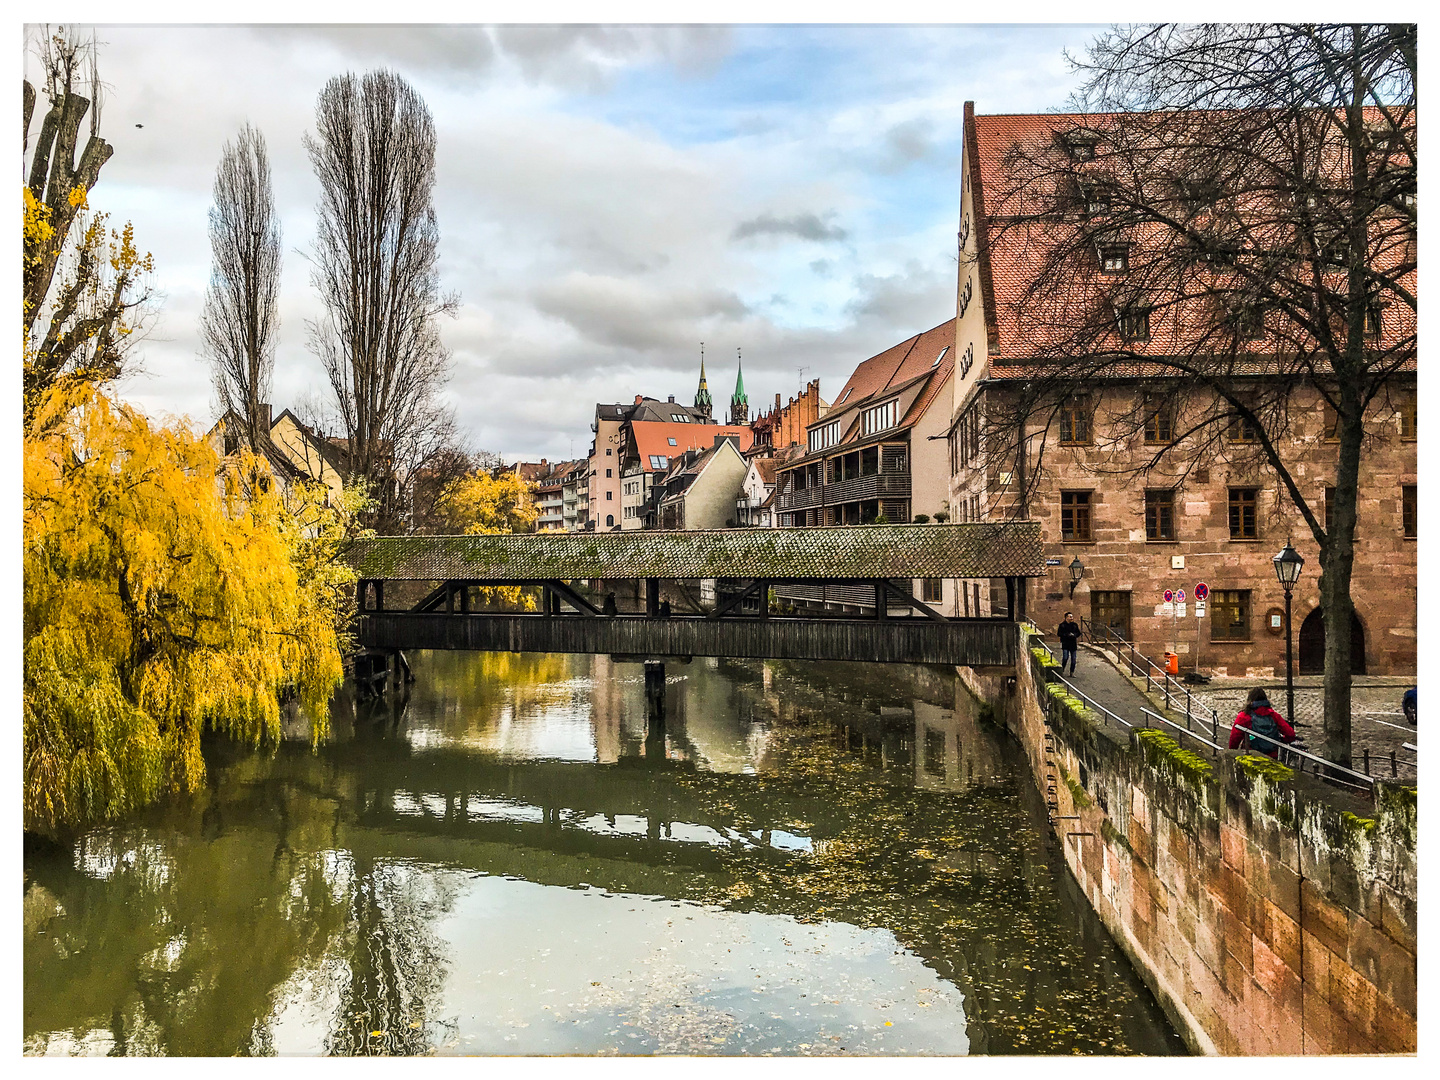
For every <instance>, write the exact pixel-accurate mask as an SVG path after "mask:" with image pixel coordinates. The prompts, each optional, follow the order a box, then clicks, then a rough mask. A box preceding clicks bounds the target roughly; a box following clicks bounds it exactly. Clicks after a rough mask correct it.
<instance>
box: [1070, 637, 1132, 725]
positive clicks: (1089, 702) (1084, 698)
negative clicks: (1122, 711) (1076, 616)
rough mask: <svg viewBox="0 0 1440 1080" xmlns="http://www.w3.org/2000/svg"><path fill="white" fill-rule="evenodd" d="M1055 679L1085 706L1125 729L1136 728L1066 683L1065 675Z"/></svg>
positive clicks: (1077, 688)
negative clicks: (1099, 712)
mask: <svg viewBox="0 0 1440 1080" xmlns="http://www.w3.org/2000/svg"><path fill="white" fill-rule="evenodd" d="M1051 655H1052V656H1053V655H1054V654H1053V653H1052V654H1051ZM1055 677H1056V678H1057V679H1059V680H1060V681H1061V682H1062V683H1064V685H1065V687H1066V688H1067V689H1068V690H1069V691H1070V692H1071V693H1072V694H1074V695H1075V696H1076V697H1077V698H1079V699H1080V700H1081V701H1083V702H1085V704H1087V705H1089V706H1090V707H1091V708H1092V709H1099V710H1100V711H1101V712H1102V713H1104V714H1105V715H1106V716H1108V717H1110V718H1111V719H1112V720H1114V721H1115V722H1116V723H1118V724H1121V725H1122V726H1124V727H1125V728H1127V729H1129V728H1133V727H1134V726H1135V725H1134V724H1132V723H1130V721H1128V720H1125V719H1123V718H1122V717H1119V716H1116V715H1115V714H1114V713H1113V712H1111V711H1110V710H1109V709H1107V708H1105V706H1104V705H1101V704H1100V703H1099V702H1098V701H1096V700H1095V699H1094V698H1092V697H1090V696H1089V695H1087V694H1086V693H1085V692H1084V691H1082V690H1081V689H1080V688H1079V687H1078V686H1076V685H1075V684H1074V683H1070V682H1066V680H1065V676H1063V675H1056V676H1055Z"/></svg>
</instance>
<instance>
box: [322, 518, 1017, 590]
mask: <svg viewBox="0 0 1440 1080" xmlns="http://www.w3.org/2000/svg"><path fill="white" fill-rule="evenodd" d="M347 559H348V561H349V563H350V565H351V566H353V567H354V568H355V569H356V571H357V572H358V573H359V575H360V577H362V578H371V579H384V580H389V581H462V580H468V581H512V582H513V581H546V580H556V579H564V580H573V579H576V578H587V579H601V580H604V579H607V578H644V577H652V578H716V577H728V578H754V577H766V578H811V579H836V578H866V579H877V578H908V577H949V578H987V577H1043V576H1044V574H1045V554H1044V551H1043V550H1042V548H1041V544H1040V523H1039V522H1034V521H1023V522H1009V523H1004V524H990V523H984V522H975V523H969V524H963V525H850V526H830V527H821V528H783V529H780V528H777V529H716V530H709V531H694V532H662V531H654V530H637V531H635V532H606V533H521V534H501V535H493V536H378V537H374V538H372V539H368V540H355V541H353V542H352V543H351V545H350V548H349V549H348V552H347Z"/></svg>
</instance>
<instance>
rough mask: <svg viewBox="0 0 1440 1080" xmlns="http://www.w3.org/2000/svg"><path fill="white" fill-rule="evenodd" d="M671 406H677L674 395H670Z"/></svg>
mask: <svg viewBox="0 0 1440 1080" xmlns="http://www.w3.org/2000/svg"><path fill="white" fill-rule="evenodd" d="M670 404H671V405H674V404H675V395H674V394H671V395H670Z"/></svg>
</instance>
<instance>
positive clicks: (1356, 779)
mask: <svg viewBox="0 0 1440 1080" xmlns="http://www.w3.org/2000/svg"><path fill="white" fill-rule="evenodd" d="M1022 625H1024V626H1028V627H1029V628H1030V630H1031V631H1032V632H1033V633H1035V634H1037V635H1042V637H1041V640H1040V641H1039V645H1040V647H1041V648H1042V649H1044V650H1045V652H1046V655H1048V656H1049V657H1050V658H1051V659H1052V660H1053V659H1055V653H1054V650H1052V649H1051V648H1050V646H1049V644H1048V643H1046V642H1045V641H1044V640H1043V634H1044V631H1043V630H1041V629H1040V627H1039V626H1037V625H1036V624H1035V622H1034V620H1033V619H1029V618H1026V619H1024V620H1023V621H1022ZM1106 629H1107V630H1109V627H1106ZM1120 640H1121V641H1122V642H1123V643H1124V644H1126V645H1130V643H1129V642H1126V641H1125V640H1124V639H1123V638H1121V639H1120ZM1131 647H1132V648H1133V646H1131ZM1136 656H1137V657H1138V659H1141V660H1145V659H1146V658H1145V657H1144V656H1143V655H1140V654H1139V653H1136ZM1146 662H1147V663H1148V662H1149V661H1148V660H1147V661H1146ZM1151 666H1152V667H1153V666H1154V665H1153V664H1152V665H1151ZM1162 674H1165V675H1166V677H1167V678H1168V677H1169V676H1168V673H1162ZM1055 677H1056V678H1057V679H1058V680H1059V681H1060V682H1061V683H1062V684H1063V685H1064V686H1065V688H1066V689H1067V690H1068V691H1069V692H1070V693H1071V694H1073V695H1074V696H1075V697H1077V698H1079V699H1080V700H1081V701H1083V702H1085V704H1086V705H1088V706H1090V708H1092V709H1094V710H1095V711H1096V712H1098V713H1099V714H1100V715H1101V716H1102V717H1107V718H1109V719H1111V720H1114V721H1115V722H1116V723H1118V724H1119V725H1120V726H1121V727H1122V728H1123V729H1125V730H1126V731H1129V730H1131V729H1133V728H1136V727H1142V728H1148V727H1150V726H1151V724H1150V721H1151V720H1155V721H1157V722H1158V723H1159V724H1161V725H1163V726H1165V727H1167V728H1170V729H1172V730H1174V731H1175V732H1177V733H1178V734H1179V735H1180V736H1182V737H1183V738H1188V739H1191V740H1193V741H1195V742H1197V743H1199V744H1201V745H1203V746H1205V747H1207V748H1208V749H1209V751H1210V753H1211V756H1218V755H1219V754H1222V753H1229V746H1228V745H1221V743H1220V741H1219V740H1220V724H1219V714H1218V713H1216V711H1215V710H1214V709H1213V708H1210V707H1209V706H1208V705H1204V703H1203V702H1199V703H1198V704H1199V705H1201V706H1202V707H1203V708H1204V709H1205V711H1206V712H1208V713H1209V714H1210V716H1209V727H1210V738H1208V739H1207V738H1206V737H1205V736H1204V735H1203V734H1201V733H1200V732H1197V731H1196V730H1195V719H1196V710H1195V709H1193V708H1192V709H1189V710H1187V712H1186V715H1185V723H1184V724H1181V723H1179V722H1178V721H1176V720H1171V719H1170V718H1169V717H1166V716H1161V715H1160V714H1159V713H1157V712H1152V711H1151V710H1149V709H1143V708H1142V709H1141V710H1140V712H1141V715H1142V716H1143V717H1144V719H1143V720H1142V721H1141V722H1140V723H1138V724H1132V723H1131V722H1130V721H1128V720H1126V719H1124V718H1123V717H1121V716H1118V715H1117V714H1115V713H1114V712H1111V711H1110V710H1109V709H1107V708H1105V706H1103V705H1101V704H1100V703H1099V702H1097V701H1095V700H1094V699H1093V698H1091V697H1089V696H1088V695H1086V694H1085V693H1083V692H1082V691H1081V690H1080V688H1079V687H1077V686H1075V685H1074V684H1073V683H1071V682H1069V681H1068V680H1066V679H1065V678H1064V677H1063V676H1061V675H1059V674H1058V673H1056V675H1055ZM1170 681H1171V682H1173V681H1174V680H1170ZM1147 686H1148V684H1147ZM1177 689H1179V690H1181V691H1182V692H1184V693H1185V695H1186V697H1187V698H1189V697H1190V693H1189V691H1188V690H1186V689H1185V688H1184V687H1179V686H1178V685H1177ZM1167 702H1168V696H1167ZM1168 707H1169V706H1168V704H1167V708H1168ZM1200 720H1201V724H1202V727H1201V731H1203V730H1204V726H1203V725H1204V722H1205V718H1204V717H1203V716H1202V717H1201V718H1200ZM1245 734H1246V736H1247V738H1255V739H1259V740H1261V741H1263V742H1268V743H1271V744H1272V745H1274V746H1276V747H1278V748H1279V758H1280V760H1281V761H1282V762H1283V763H1284V764H1287V765H1292V766H1293V767H1294V768H1295V769H1296V771H1297V772H1301V773H1304V772H1306V767H1305V766H1306V763H1307V762H1313V763H1314V766H1315V768H1314V769H1313V770H1312V772H1311V775H1314V776H1316V777H1317V778H1319V779H1322V780H1325V781H1328V782H1330V783H1334V784H1339V785H1340V786H1342V787H1347V788H1351V789H1354V790H1359V791H1368V792H1369V793H1370V795H1371V796H1372V797H1373V796H1374V793H1375V777H1374V775H1373V774H1371V772H1370V751H1369V748H1368V747H1367V748H1365V749H1364V751H1363V754H1364V757H1363V762H1364V764H1363V766H1362V769H1363V771H1356V770H1355V769H1352V768H1350V767H1348V766H1345V765H1341V764H1339V763H1337V762H1334V761H1331V760H1330V759H1328V758H1323V757H1321V756H1320V755H1318V754H1313V753H1311V752H1310V751H1308V750H1306V749H1304V748H1303V747H1300V746H1297V745H1295V744H1294V743H1286V742H1284V741H1282V740H1280V739H1274V738H1271V737H1270V736H1268V735H1262V734H1260V733H1259V732H1251V731H1247V732H1246V733H1245ZM1247 745H1248V743H1247ZM1404 749H1407V750H1412V751H1414V752H1415V755H1416V757H1415V760H1414V761H1410V760H1407V759H1406V758H1403V757H1400V756H1399V755H1398V754H1397V753H1396V752H1395V751H1394V750H1391V751H1390V754H1389V760H1390V775H1391V776H1392V777H1398V775H1399V770H1400V767H1401V766H1405V767H1408V768H1411V769H1415V770H1416V771H1417V772H1418V769H1419V748H1418V747H1417V746H1415V745H1413V744H1410V743H1406V744H1404ZM1379 760H1381V761H1383V760H1384V758H1383V757H1382V758H1381V759H1379ZM1346 777H1349V778H1351V779H1346Z"/></svg>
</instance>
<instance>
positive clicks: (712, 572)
mask: <svg viewBox="0 0 1440 1080" xmlns="http://www.w3.org/2000/svg"><path fill="white" fill-rule="evenodd" d="M348 557H349V560H350V563H351V565H352V566H354V567H355V568H356V571H357V573H358V574H359V578H360V580H359V584H358V588H357V600H358V637H359V641H360V643H361V645H362V646H364V647H366V648H368V649H372V650H378V651H382V652H384V651H390V652H394V651H398V650H404V649H467V650H479V651H509V652H561V653H603V654H609V655H613V656H626V657H632V658H636V659H652V660H658V659H661V658H667V657H684V658H688V657H694V656H729V657H749V658H754V659H763V658H772V659H794V660H866V661H874V662H881V663H930V664H964V665H967V666H970V667H974V668H977V669H986V668H1002V667H1003V668H1007V669H1008V668H1011V667H1013V665H1014V663H1015V650H1016V647H1017V645H1016V643H1017V640H1018V638H1017V633H1016V625H1015V620H1016V619H1018V618H1023V616H1024V613H1025V592H1026V590H1025V584H1026V580H1027V579H1028V578H1031V577H1040V576H1043V574H1044V572H1045V560H1044V556H1043V552H1042V550H1041V545H1040V526H1039V524H1038V523H1035V522H1019V523H1011V524H1003V525H991V524H979V523H975V524H965V525H898V526H863V527H839V528H817V529H748V530H747V529H731V530H723V531H714V532H679V533H674V532H672V533H667V532H651V531H640V532H632V533H593V534H587V533H581V534H555V533H542V534H535V535H502V536H458V537H457V536H412V537H379V538H375V539H370V540H360V541H356V542H355V543H354V544H353V545H352V547H351V549H350V551H349V556H348ZM917 578H1001V579H1003V580H1004V581H1005V584H1006V591H1007V596H1008V597H1009V598H1010V603H1009V610H1008V611H1007V612H1006V614H1005V616H1004V617H1003V618H964V619H961V618H948V617H946V616H944V615H942V614H941V613H940V612H938V611H936V610H935V609H934V608H932V607H930V606H929V605H927V604H925V603H923V602H921V601H920V600H917V599H916V598H915V597H914V596H913V595H912V592H913V588H912V582H913V581H914V580H915V579H917ZM618 581H625V582H630V581H634V582H636V583H637V589H636V592H637V595H643V596H644V598H645V600H644V608H643V610H642V611H639V612H635V613H623V614H622V613H621V612H620V611H619V609H618V605H617V603H616V602H615V596H614V594H613V592H610V591H608V589H607V586H613V584H614V583H615V582H618ZM702 581H719V582H722V583H724V584H725V585H726V586H728V596H726V598H724V599H722V600H721V601H720V602H719V603H718V604H717V605H716V606H715V607H714V608H713V609H712V610H709V611H705V610H703V609H702V608H700V607H699V606H698V605H697V610H696V611H694V612H688V613H687V612H672V611H671V610H670V604H669V602H668V601H662V599H661V592H662V585H666V584H667V583H668V584H670V585H680V586H690V585H696V584H698V583H699V582H702ZM777 584H796V585H838V584H843V585H848V586H864V587H866V588H873V589H874V595H875V597H876V604H875V615H874V616H873V617H870V618H856V617H854V616H850V615H838V616H837V615H834V614H830V613H826V612H818V611H815V612H806V613H804V614H799V615H784V616H781V615H778V614H776V613H772V611H771V605H770V602H769V595H770V589H771V587H772V586H774V585H777ZM517 585H518V586H529V587H537V588H538V590H539V593H540V605H539V607H540V610H539V611H538V612H536V613H534V614H516V613H513V612H497V611H485V612H481V611H478V610H477V608H478V606H479V604H478V599H477V594H476V592H475V590H477V589H491V588H496V587H505V586H517ZM387 586H388V587H389V589H390V593H391V597H392V600H393V599H394V598H395V597H396V595H397V594H399V593H400V592H401V591H403V590H404V589H406V588H409V589H410V590H411V591H412V592H413V591H415V590H416V589H417V588H418V589H420V590H421V591H423V595H420V596H419V597H418V599H416V600H414V602H413V603H411V604H409V605H408V606H407V607H405V608H404V609H402V610H398V611H397V610H394V609H393V603H392V605H391V607H389V608H387V605H386V590H387ZM424 590H428V591H424ZM897 612H898V614H897Z"/></svg>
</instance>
